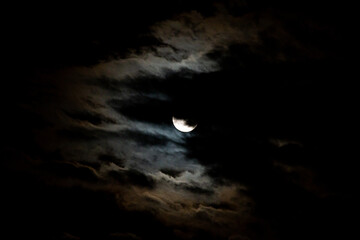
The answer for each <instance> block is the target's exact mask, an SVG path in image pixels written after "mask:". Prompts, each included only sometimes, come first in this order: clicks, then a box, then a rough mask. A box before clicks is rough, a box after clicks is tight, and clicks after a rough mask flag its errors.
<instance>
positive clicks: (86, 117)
mask: <svg viewBox="0 0 360 240" xmlns="http://www.w3.org/2000/svg"><path fill="white" fill-rule="evenodd" d="M65 113H66V115H67V116H69V117H70V118H72V119H74V120H78V121H84V122H89V123H91V124H94V125H100V124H104V123H115V120H113V119H111V118H108V117H105V116H104V115H101V114H99V113H91V112H85V111H83V112H76V111H74V112H68V111H65Z"/></svg>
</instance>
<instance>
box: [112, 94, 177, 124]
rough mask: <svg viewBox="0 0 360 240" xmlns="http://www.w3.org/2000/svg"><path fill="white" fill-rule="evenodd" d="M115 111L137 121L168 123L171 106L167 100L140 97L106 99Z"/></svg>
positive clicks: (170, 115)
mask: <svg viewBox="0 0 360 240" xmlns="http://www.w3.org/2000/svg"><path fill="white" fill-rule="evenodd" d="M108 104H109V106H111V107H112V108H113V109H114V110H115V111H117V112H119V113H120V114H123V115H125V116H126V117H129V118H130V119H134V120H138V121H146V122H151V123H156V124H169V123H170V119H171V117H172V107H171V103H170V102H169V101H165V100H160V99H154V98H148V97H141V98H135V99H130V100H126V101H125V100H120V99H112V100H110V101H108Z"/></svg>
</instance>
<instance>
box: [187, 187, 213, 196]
mask: <svg viewBox="0 0 360 240" xmlns="http://www.w3.org/2000/svg"><path fill="white" fill-rule="evenodd" d="M183 187H184V189H185V190H186V191H189V192H192V193H195V194H200V195H212V194H214V191H213V190H209V189H205V188H201V187H197V186H183Z"/></svg>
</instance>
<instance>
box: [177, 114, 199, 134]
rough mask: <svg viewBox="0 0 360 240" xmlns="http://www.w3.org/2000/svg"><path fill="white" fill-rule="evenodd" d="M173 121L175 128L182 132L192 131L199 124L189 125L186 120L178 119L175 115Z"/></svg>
mask: <svg viewBox="0 0 360 240" xmlns="http://www.w3.org/2000/svg"><path fill="white" fill-rule="evenodd" d="M172 121H173V124H174V126H175V128H176V129H177V130H179V131H180V132H191V131H192V130H194V129H195V128H196V126H197V124H195V125H188V124H187V123H186V121H185V120H183V119H178V118H175V117H173V118H172Z"/></svg>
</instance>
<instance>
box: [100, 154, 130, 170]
mask: <svg viewBox="0 0 360 240" xmlns="http://www.w3.org/2000/svg"><path fill="white" fill-rule="evenodd" d="M98 159H99V160H100V162H105V163H115V164H116V165H118V166H119V167H124V159H122V158H119V157H116V156H114V155H112V154H107V153H104V154H100V155H99V156H98Z"/></svg>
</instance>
